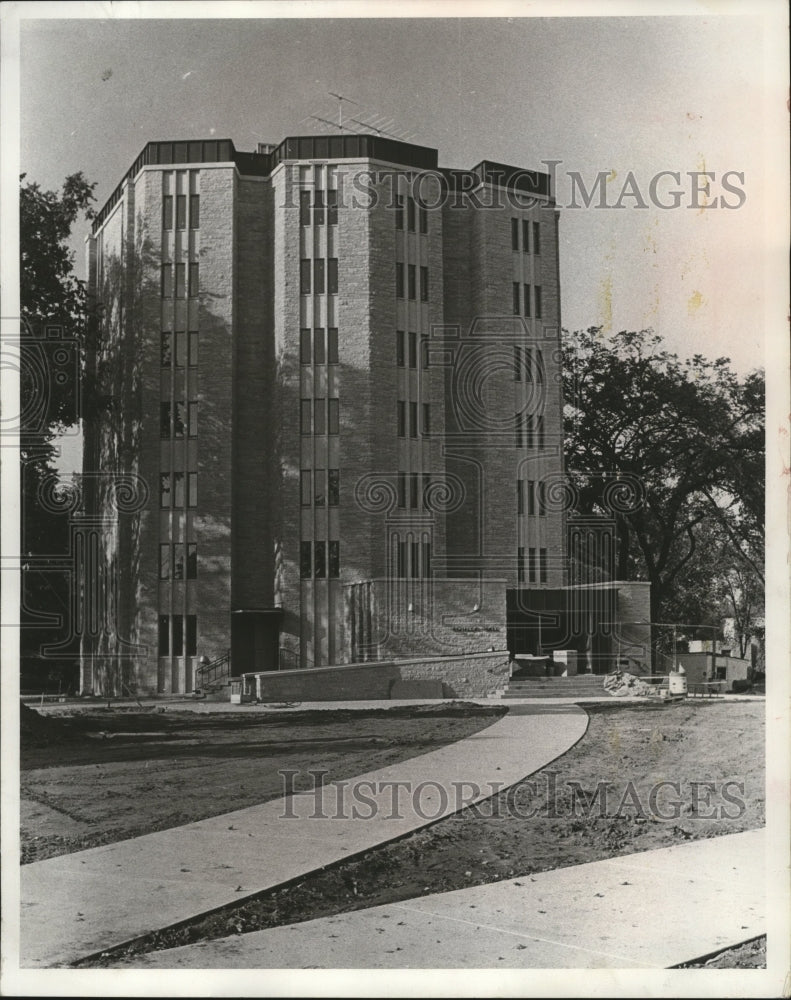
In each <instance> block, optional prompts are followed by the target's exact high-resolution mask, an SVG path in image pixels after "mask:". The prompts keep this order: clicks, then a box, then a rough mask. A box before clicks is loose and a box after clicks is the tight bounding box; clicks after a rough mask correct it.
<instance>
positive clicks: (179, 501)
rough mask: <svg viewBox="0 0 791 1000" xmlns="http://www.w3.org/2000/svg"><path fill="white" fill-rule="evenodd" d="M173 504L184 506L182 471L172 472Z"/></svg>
mask: <svg viewBox="0 0 791 1000" xmlns="http://www.w3.org/2000/svg"><path fill="white" fill-rule="evenodd" d="M173 506H174V507H175V508H176V509H179V510H180V509H181V508H182V507H183V506H184V473H183V472H174V473H173Z"/></svg>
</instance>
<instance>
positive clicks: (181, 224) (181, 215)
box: [176, 194, 187, 229]
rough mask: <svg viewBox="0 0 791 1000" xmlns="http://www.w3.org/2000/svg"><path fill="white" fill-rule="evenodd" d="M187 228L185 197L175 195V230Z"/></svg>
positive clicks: (183, 195)
mask: <svg viewBox="0 0 791 1000" xmlns="http://www.w3.org/2000/svg"><path fill="white" fill-rule="evenodd" d="M186 228H187V196H186V195H185V194H177V195H176V229H186Z"/></svg>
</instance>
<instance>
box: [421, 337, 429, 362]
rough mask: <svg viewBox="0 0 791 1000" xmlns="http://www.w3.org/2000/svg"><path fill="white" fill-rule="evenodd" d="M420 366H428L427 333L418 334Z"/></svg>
mask: <svg viewBox="0 0 791 1000" xmlns="http://www.w3.org/2000/svg"><path fill="white" fill-rule="evenodd" d="M420 366H421V368H423V369H426V368H428V335H427V334H425V333H423V334H421V335H420Z"/></svg>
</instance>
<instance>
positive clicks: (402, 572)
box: [396, 540, 406, 578]
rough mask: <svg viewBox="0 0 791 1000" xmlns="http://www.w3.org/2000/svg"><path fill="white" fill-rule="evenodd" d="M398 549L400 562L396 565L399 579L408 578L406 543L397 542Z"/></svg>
mask: <svg viewBox="0 0 791 1000" xmlns="http://www.w3.org/2000/svg"><path fill="white" fill-rule="evenodd" d="M396 544H397V546H398V549H397V552H398V562H397V564H396V573H397V575H398V576H399V577H401V578H403V577H405V576H406V542H402V541H400V540H399V541H397V542H396Z"/></svg>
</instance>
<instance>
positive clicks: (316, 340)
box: [313, 326, 327, 365]
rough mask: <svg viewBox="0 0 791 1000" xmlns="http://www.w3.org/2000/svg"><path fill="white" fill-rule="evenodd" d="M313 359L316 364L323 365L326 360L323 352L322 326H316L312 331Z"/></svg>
mask: <svg viewBox="0 0 791 1000" xmlns="http://www.w3.org/2000/svg"><path fill="white" fill-rule="evenodd" d="M313 360H314V362H315V363H316V364H317V365H323V364H324V363H325V362H326V360H327V355H326V354H325V352H324V327H321V326H319V327H316V329H315V330H314V331H313Z"/></svg>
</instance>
